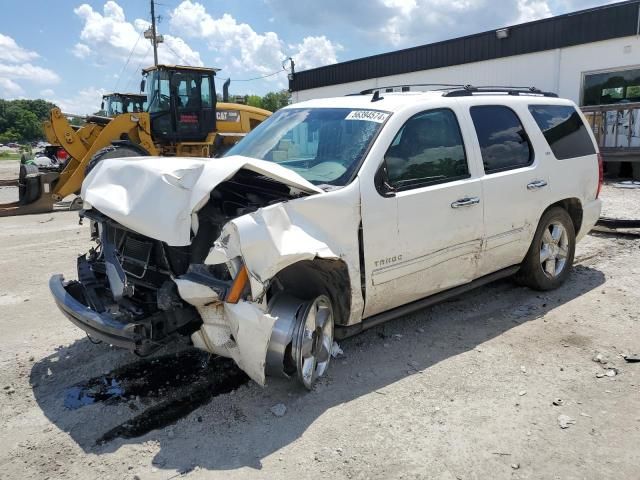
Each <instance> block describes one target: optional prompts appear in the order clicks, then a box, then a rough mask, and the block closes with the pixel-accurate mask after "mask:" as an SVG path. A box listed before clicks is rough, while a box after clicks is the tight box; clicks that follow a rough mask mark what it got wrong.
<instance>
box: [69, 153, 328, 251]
mask: <svg viewBox="0 0 640 480" xmlns="http://www.w3.org/2000/svg"><path fill="white" fill-rule="evenodd" d="M241 169H246V170H251V171H253V172H256V173H259V174H261V175H264V176H266V177H269V178H272V179H274V180H277V181H279V182H281V183H283V184H285V185H287V186H289V187H291V188H292V189H293V191H294V192H295V191H296V190H297V191H300V192H305V193H322V192H323V190H322V189H320V188H318V187H316V186H315V185H313V184H311V183H310V182H308V181H307V180H305V179H304V178H302V177H301V176H300V175H298V174H297V173H295V172H294V171H292V170H289V169H288V168H285V167H282V166H280V165H277V164H275V163H272V162H266V161H264V160H255V159H252V158H248V157H242V156H239V155H234V156H231V157H224V158H181V157H135V158H112V159H105V160H103V161H101V162H100V163H98V165H96V167H95V168H94V169H93V170H92V171H91V172H90V173H89V175H87V177H86V178H85V180H84V182H83V184H82V192H81V195H82V198H83V200H84V201H85V202H86V203H88V204H89V205H90V206H91V207H93V208H96V209H98V210H99V211H100V212H102V213H103V214H105V215H107V216H108V217H110V218H112V219H114V220H115V221H117V222H118V223H120V224H122V225H124V226H125V227H128V228H130V229H131V230H134V231H136V232H138V233H140V234H142V235H145V236H147V237H150V238H155V239H157V240H161V241H163V242H166V243H167V244H169V245H172V246H182V245H189V244H190V243H191V214H192V213H195V212H196V211H197V210H198V209H200V208H201V207H202V206H203V205H204V204H205V203H206V201H207V200H208V198H209V194H210V193H211V191H212V190H213V189H214V188H215V187H216V186H217V185H218V184H220V183H222V182H224V181H225V180H228V179H229V178H231V177H232V176H233V175H234V174H235V173H236V172H238V170H241Z"/></svg>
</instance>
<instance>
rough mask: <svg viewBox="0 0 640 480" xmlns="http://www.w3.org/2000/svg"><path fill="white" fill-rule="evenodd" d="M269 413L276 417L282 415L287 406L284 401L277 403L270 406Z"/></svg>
mask: <svg viewBox="0 0 640 480" xmlns="http://www.w3.org/2000/svg"><path fill="white" fill-rule="evenodd" d="M271 413H273V414H274V415H275V416H276V417H284V414H285V413H287V407H286V406H285V404H284V403H277V404H275V405H274V406H273V407H271Z"/></svg>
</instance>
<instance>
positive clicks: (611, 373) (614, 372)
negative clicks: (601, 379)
mask: <svg viewBox="0 0 640 480" xmlns="http://www.w3.org/2000/svg"><path fill="white" fill-rule="evenodd" d="M617 374H618V370H617V369H616V368H610V369H608V370H607V371H606V372H605V375H606V376H607V377H615V376H616V375H617Z"/></svg>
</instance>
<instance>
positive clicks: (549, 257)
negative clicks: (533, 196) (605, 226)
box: [516, 207, 576, 291]
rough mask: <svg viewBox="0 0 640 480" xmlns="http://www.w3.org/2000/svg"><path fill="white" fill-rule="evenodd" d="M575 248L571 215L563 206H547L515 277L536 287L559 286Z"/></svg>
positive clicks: (569, 265)
mask: <svg viewBox="0 0 640 480" xmlns="http://www.w3.org/2000/svg"><path fill="white" fill-rule="evenodd" d="M575 249H576V233H575V228H574V226H573V221H572V220H571V217H570V216H569V214H568V213H567V211H566V210H565V209H564V208H561V207H553V208H550V209H549V210H547V211H546V212H545V213H544V215H542V218H541V219H540V223H539V224H538V228H537V229H536V233H535V235H534V237H533V241H532V242H531V246H530V247H529V251H528V252H527V256H526V257H525V259H524V261H523V262H522V265H521V267H520V271H519V272H518V273H517V274H516V281H518V283H520V284H522V285H526V286H528V287H530V288H533V289H535V290H543V291H544V290H553V289H555V288H558V287H559V286H560V285H562V284H563V283H564V281H565V280H566V279H567V277H568V276H569V274H570V273H571V267H572V265H573V258H574V255H575Z"/></svg>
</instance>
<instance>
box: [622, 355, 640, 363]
mask: <svg viewBox="0 0 640 480" xmlns="http://www.w3.org/2000/svg"><path fill="white" fill-rule="evenodd" d="M622 358H624V361H625V362H627V363H638V362H640V353H632V354H631V355H623V356H622Z"/></svg>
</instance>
